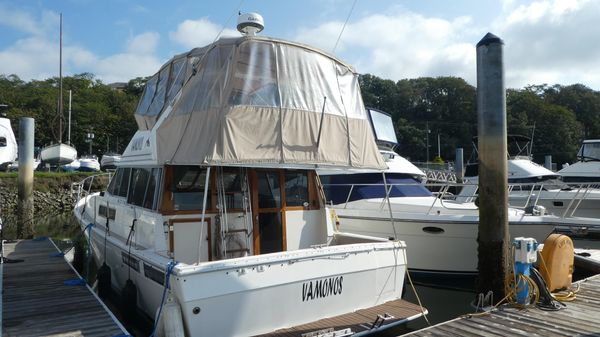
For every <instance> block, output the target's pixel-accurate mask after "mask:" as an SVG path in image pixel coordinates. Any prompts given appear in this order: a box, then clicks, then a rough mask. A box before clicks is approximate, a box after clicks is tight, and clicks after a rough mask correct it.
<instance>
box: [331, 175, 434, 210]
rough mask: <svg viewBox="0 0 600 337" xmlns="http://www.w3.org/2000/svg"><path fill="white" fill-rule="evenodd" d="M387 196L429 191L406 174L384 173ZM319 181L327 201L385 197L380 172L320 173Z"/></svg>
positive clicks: (334, 202) (337, 202)
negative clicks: (388, 190) (387, 190)
mask: <svg viewBox="0 0 600 337" xmlns="http://www.w3.org/2000/svg"><path fill="white" fill-rule="evenodd" d="M386 180H387V184H388V188H389V189H390V193H389V196H390V197H393V198H396V197H426V196H431V195H432V194H431V192H430V191H429V190H428V189H427V188H425V186H423V185H422V184H421V183H420V182H419V181H418V180H416V179H415V178H414V177H412V176H410V175H408V174H402V173H386ZM321 182H322V183H323V190H324V192H325V197H326V199H327V202H328V203H333V204H334V205H337V204H341V203H344V202H346V201H348V202H349V201H356V200H362V199H378V198H385V197H386V193H385V185H384V183H383V175H382V174H381V173H358V174H334V175H322V176H321Z"/></svg>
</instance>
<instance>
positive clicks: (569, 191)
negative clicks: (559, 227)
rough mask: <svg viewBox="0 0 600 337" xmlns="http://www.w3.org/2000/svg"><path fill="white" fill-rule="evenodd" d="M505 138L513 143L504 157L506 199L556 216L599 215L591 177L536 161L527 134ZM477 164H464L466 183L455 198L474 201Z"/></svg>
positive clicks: (599, 193) (599, 202)
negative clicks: (549, 166) (578, 178)
mask: <svg viewBox="0 0 600 337" xmlns="http://www.w3.org/2000/svg"><path fill="white" fill-rule="evenodd" d="M508 142H509V144H513V146H512V147H511V148H512V149H513V152H512V154H511V150H510V149H509V153H508V160H507V165H508V184H509V194H508V201H509V204H510V205H511V206H512V207H516V208H521V209H525V208H527V207H535V206H543V207H544V209H545V212H546V213H548V214H554V215H557V216H579V217H590V218H600V190H599V189H598V188H597V187H598V185H597V184H594V183H593V180H589V179H590V178H585V179H582V180H579V181H576V180H575V179H573V177H572V176H569V175H567V176H563V175H562V174H563V171H560V172H554V171H551V170H549V169H548V168H546V167H544V166H542V165H539V164H537V163H535V162H534V161H533V160H532V154H531V153H532V152H531V149H532V143H531V138H529V137H527V136H522V135H509V137H508ZM599 144H600V141H599ZM474 148H475V149H476V147H474ZM580 152H581V150H580ZM599 153H600V152H599ZM584 165H585V164H584ZM574 166H575V165H574ZM477 167H478V165H477V162H476V161H475V162H472V163H469V164H467V169H466V171H465V179H464V182H465V185H464V187H463V189H462V190H461V191H460V193H459V195H458V196H457V198H456V199H457V200H463V201H474V200H475V198H476V197H477V189H478V181H479V180H478V173H477V171H478V170H477ZM579 167H582V166H579ZM598 167H599V168H600V166H598ZM575 168H576V169H575V170H573V171H572V172H577V170H578V169H577V166H575ZM599 177H600V175H599Z"/></svg>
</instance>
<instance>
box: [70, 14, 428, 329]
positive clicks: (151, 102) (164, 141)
mask: <svg viewBox="0 0 600 337" xmlns="http://www.w3.org/2000/svg"><path fill="white" fill-rule="evenodd" d="M251 17H253V18H255V20H256V16H254V15H251ZM255 20H252V22H256V21H255ZM261 20H262V19H261ZM242 28H243V25H242ZM362 104H363V103H362V99H361V95H360V89H359V85H358V75H357V74H356V72H355V71H354V70H353V69H352V67H350V66H348V65H347V64H345V63H343V62H342V61H340V60H338V59H336V58H335V57H333V56H331V55H328V54H326V53H324V52H322V51H319V50H317V49H314V48H311V47H308V46H305V45H300V44H297V43H293V42H288V41H283V40H279V39H273V38H266V37H259V36H254V35H245V36H242V37H239V38H221V39H219V40H217V41H215V42H214V43H212V44H210V45H208V46H206V47H203V48H196V49H193V50H191V51H190V52H188V53H184V54H181V55H177V56H175V57H174V58H172V59H171V60H169V61H168V62H167V63H166V64H165V65H164V66H163V67H162V68H161V69H160V70H159V71H158V72H157V73H156V74H155V75H154V76H152V77H151V78H150V80H149V81H148V83H147V85H146V87H145V89H144V93H143V94H142V98H141V99H140V102H139V105H138V107H137V110H136V114H135V117H136V120H137V123H138V128H139V130H138V131H137V132H136V134H135V135H134V136H133V138H132V139H131V141H130V143H129V145H128V146H127V148H126V150H125V151H124V153H123V155H122V158H121V160H120V162H119V164H118V167H117V169H116V171H115V173H114V176H113V178H112V179H111V181H110V184H109V186H108V189H107V190H106V191H105V192H101V193H94V194H91V195H88V196H85V197H83V198H81V199H80V200H79V201H78V203H77V205H76V207H75V209H74V214H75V215H76V217H77V218H78V219H79V221H80V224H81V227H82V228H83V229H84V230H85V233H86V235H87V236H88V239H89V240H90V243H91V248H92V252H93V256H94V258H95V259H96V262H97V263H98V265H103V267H101V268H108V270H109V271H110V275H111V276H110V282H109V283H110V285H111V288H112V290H114V291H116V292H118V293H120V294H122V296H127V295H128V294H130V293H131V289H132V288H133V292H134V293H135V294H136V296H135V299H134V300H135V303H136V304H137V306H138V307H139V309H141V311H143V313H145V314H146V315H147V316H149V317H151V318H153V319H154V320H155V324H156V325H158V326H161V324H162V323H161V322H163V323H168V324H177V323H180V324H181V329H182V330H183V331H184V332H185V335H187V336H249V335H257V334H266V333H271V332H274V331H277V330H280V329H289V328H291V327H293V326H297V325H300V324H306V323H309V322H312V321H316V320H320V319H322V318H326V317H334V316H337V315H343V314H346V313H352V312H357V311H360V310H365V309H367V308H372V307H375V308H380V307H381V306H382V305H385V304H386V303H392V304H393V305H394V306H396V307H398V306H402V305H409V307H411V308H413V309H412V311H411V310H407V311H406V312H409V313H410V315H407V316H403V317H398V316H391V315H386V313H385V312H379V314H380V315H379V316H381V317H379V316H378V315H377V314H375V315H374V316H371V317H369V318H368V319H367V320H370V322H369V323H368V324H363V327H362V329H363V330H364V331H362V333H364V332H374V331H378V330H379V329H382V328H385V327H388V326H390V325H391V324H392V323H401V322H406V321H408V320H411V319H414V318H417V317H420V316H421V315H422V314H424V313H425V311H423V310H422V309H419V310H416V311H415V310H414V305H412V304H410V303H407V302H404V301H402V300H401V295H402V289H403V286H404V277H405V273H406V259H405V249H406V246H405V244H404V242H402V241H399V240H389V239H387V238H378V237H371V236H365V235H356V234H349V233H344V232H341V231H339V230H338V228H337V223H336V215H335V212H334V211H332V210H331V209H329V208H328V207H327V205H326V204H325V200H324V198H323V192H322V187H321V185H320V183H319V179H318V176H317V175H316V173H315V168H316V167H321V166H327V167H340V168H357V169H358V168H372V169H382V168H385V163H384V162H383V159H382V158H381V157H380V156H379V155H378V152H377V147H376V144H375V141H374V139H373V137H372V135H371V133H370V132H369V127H370V126H369V123H368V120H367V116H366V112H365V110H364V108H363V105H362ZM104 265H105V266H104ZM167 309H168V310H167ZM162 312H164V314H166V313H169V314H168V317H169V319H168V320H164V321H163V316H160V315H161V313H162ZM173 317H180V319H178V318H175V319H173ZM375 321H378V322H379V323H378V324H375ZM384 321H385V322H384ZM382 322H384V323H383V324H382ZM338 323H339V322H338ZM371 323H373V324H371ZM388 323H389V324H388ZM341 328H342V326H340V325H335V326H330V327H328V328H327V329H324V330H322V329H321V330H319V331H333V332H335V331H338V330H339V329H341ZM352 329H358V328H357V327H354V328H348V330H352ZM348 330H344V331H345V333H348V332H358V331H356V330H354V331H348ZM302 331H303V333H307V332H308V333H310V331H306V330H302ZM317 334H318V333H317ZM296 335H300V333H296Z"/></svg>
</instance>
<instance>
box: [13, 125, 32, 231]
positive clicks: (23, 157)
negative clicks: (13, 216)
mask: <svg viewBox="0 0 600 337" xmlns="http://www.w3.org/2000/svg"><path fill="white" fill-rule="evenodd" d="M34 126H35V122H34V119H33V118H30V117H21V119H19V150H18V156H19V175H18V178H17V184H18V190H19V199H18V204H17V210H18V223H17V237H18V238H24V237H30V236H32V235H33V210H34V209H33V139H34Z"/></svg>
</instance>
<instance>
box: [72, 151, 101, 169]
mask: <svg viewBox="0 0 600 337" xmlns="http://www.w3.org/2000/svg"><path fill="white" fill-rule="evenodd" d="M77 171H80V172H98V171H100V162H98V157H97V156H96V155H94V154H92V155H85V156H82V157H81V158H79V168H78V169H77Z"/></svg>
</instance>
